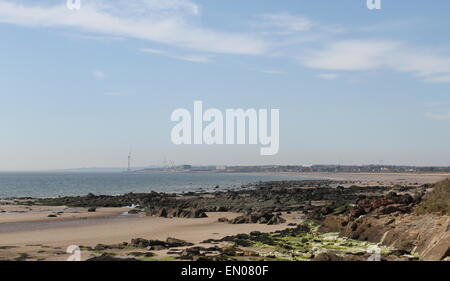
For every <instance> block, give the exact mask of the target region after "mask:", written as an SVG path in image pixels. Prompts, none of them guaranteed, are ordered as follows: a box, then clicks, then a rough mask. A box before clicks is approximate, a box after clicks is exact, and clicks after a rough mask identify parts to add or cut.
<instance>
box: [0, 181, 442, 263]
mask: <svg viewBox="0 0 450 281" xmlns="http://www.w3.org/2000/svg"><path fill="white" fill-rule="evenodd" d="M304 175H305V176H308V177H312V178H322V179H330V180H338V181H342V182H341V184H342V185H346V186H347V187H350V186H352V185H355V184H356V185H358V186H360V187H361V188H365V187H367V188H370V187H371V186H378V185H385V186H386V187H394V186H395V185H404V186H405V185H416V186H420V185H422V184H425V183H433V182H437V181H439V180H442V179H445V178H448V177H450V175H448V174H343V173H342V174H341V173H339V174H337V173H310V174H304ZM204 198H209V199H210V200H214V195H213V194H206V195H205V196H204ZM183 199H184V200H191V198H190V196H189V195H186V196H185V197H184V198H183ZM177 200H178V199H177ZM198 200H203V199H198ZM25 203H26V200H25V201H23V202H22V201H14V200H12V201H11V200H3V201H0V260H2V259H8V260H11V259H19V260H20V259H21V260H66V259H67V258H68V257H69V256H70V254H68V253H66V249H67V248H68V247H69V246H71V245H76V246H80V247H81V248H82V249H83V250H82V255H81V256H82V260H85V259H88V258H91V257H93V256H95V255H98V253H97V252H96V251H93V250H92V248H94V247H95V246H96V245H98V244H106V245H113V244H120V243H123V242H127V243H129V242H130V241H131V240H132V239H135V238H144V239H155V240H166V239H167V238H168V237H173V238H177V239H181V240H184V241H187V242H189V243H192V244H193V245H195V246H202V247H204V246H211V245H212V244H208V243H202V241H204V240H208V239H217V240H218V239H222V238H223V237H225V236H232V235H237V234H241V233H246V234H248V233H250V232H252V231H260V232H264V233H269V232H274V231H278V230H283V229H287V228H289V227H294V226H295V225H297V224H299V223H301V222H302V221H303V219H304V213H303V212H301V211H292V212H285V211H283V213H279V214H280V217H282V218H283V219H284V220H285V221H283V222H282V223H277V224H275V225H269V224H262V223H242V224H230V223H224V222H219V218H227V219H228V220H232V219H234V218H236V217H238V216H241V215H243V213H239V212H236V211H223V212H222V211H215V212H206V215H207V217H200V218H180V217H170V218H169V217H160V216H155V215H148V214H145V213H143V212H139V213H137V214H128V211H130V210H131V208H127V207H98V208H96V210H95V211H94V212H88V208H87V207H86V208H84V207H67V206H42V205H27V204H25ZM313 204H314V202H313ZM84 247H91V250H89V251H86V250H84ZM181 248H182V247H181ZM168 251H169V250H168V249H160V250H156V251H152V252H154V254H155V256H154V258H155V259H164V258H167V257H168V255H167V253H168ZM110 254H115V255H120V254H121V250H120V249H116V250H114V251H110Z"/></svg>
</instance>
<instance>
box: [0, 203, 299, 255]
mask: <svg viewBox="0 0 450 281" xmlns="http://www.w3.org/2000/svg"><path fill="white" fill-rule="evenodd" d="M6 207H7V208H4V207H3V206H2V209H8V210H9V211H17V210H22V209H23V208H24V207H23V206H14V207H12V206H9V207H8V206H6ZM27 209H28V211H29V212H28V213H18V214H7V215H6V214H4V215H0V241H1V242H0V259H6V258H11V257H16V256H20V254H21V253H27V254H28V255H29V256H30V258H31V257H32V258H33V259H42V260H65V259H66V258H67V257H68V256H69V254H67V253H65V250H66V249H67V247H68V246H70V245H77V246H90V247H94V246H96V245H97V244H100V243H103V244H118V243H122V242H130V240H131V239H133V238H137V237H139V238H145V239H158V240H165V239H167V238H168V237H174V238H177V239H182V240H186V241H189V242H191V243H193V244H199V243H200V242H201V241H203V240H206V239H210V238H213V239H220V238H223V237H225V236H227V235H236V234H239V233H249V232H251V231H261V232H271V231H275V230H280V229H284V228H286V224H282V225H265V224H225V223H220V222H218V218H222V217H226V218H229V219H232V218H235V217H237V216H239V215H240V214H238V213H231V212H215V213H208V214H207V215H208V217H207V218H199V219H183V218H170V219H169V218H160V217H152V216H145V215H141V214H139V215H124V212H126V211H128V210H129V209H126V208H99V209H98V210H97V211H96V212H94V213H89V212H87V209H84V210H83V209H81V208H77V209H76V210H73V209H70V210H68V213H63V214H60V215H59V216H58V217H55V218H52V217H47V216H48V215H50V214H53V213H55V210H58V211H60V210H64V207H58V208H54V209H50V208H49V207H42V206H40V207H36V208H34V207H31V208H27ZM75 212H76V213H75ZM298 215H299V214H289V215H287V214H285V215H283V217H284V218H285V219H286V220H287V223H288V222H296V223H298V222H300V220H299V219H295V218H294V217H297V216H298ZM165 252H166V251H159V253H158V254H159V256H160V257H164V256H165ZM82 256H83V257H84V258H89V257H91V254H89V253H87V252H86V253H85V252H84V251H83V254H82Z"/></svg>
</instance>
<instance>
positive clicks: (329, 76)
mask: <svg viewBox="0 0 450 281" xmlns="http://www.w3.org/2000/svg"><path fill="white" fill-rule="evenodd" d="M317 77H318V78H320V79H326V80H332V79H336V78H338V77H339V75H338V74H336V73H322V74H318V75H317Z"/></svg>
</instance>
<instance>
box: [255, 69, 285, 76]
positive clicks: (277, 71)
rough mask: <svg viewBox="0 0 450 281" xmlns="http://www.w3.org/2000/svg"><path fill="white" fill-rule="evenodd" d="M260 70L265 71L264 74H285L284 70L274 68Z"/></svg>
mask: <svg viewBox="0 0 450 281" xmlns="http://www.w3.org/2000/svg"><path fill="white" fill-rule="evenodd" d="M261 72H262V73H266V74H274V75H282V74H286V72H284V71H279V70H274V69H266V70H261Z"/></svg>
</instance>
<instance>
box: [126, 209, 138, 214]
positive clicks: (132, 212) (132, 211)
mask: <svg viewBox="0 0 450 281" xmlns="http://www.w3.org/2000/svg"><path fill="white" fill-rule="evenodd" d="M139 212H140V210H138V209H133V210H129V211H128V214H129V215H136V214H139Z"/></svg>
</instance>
